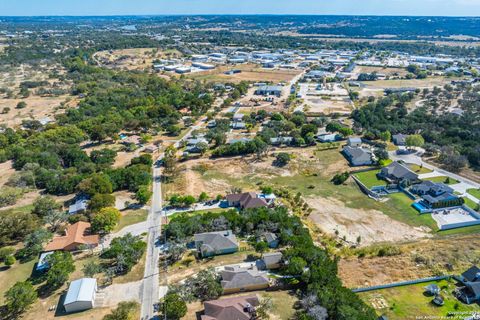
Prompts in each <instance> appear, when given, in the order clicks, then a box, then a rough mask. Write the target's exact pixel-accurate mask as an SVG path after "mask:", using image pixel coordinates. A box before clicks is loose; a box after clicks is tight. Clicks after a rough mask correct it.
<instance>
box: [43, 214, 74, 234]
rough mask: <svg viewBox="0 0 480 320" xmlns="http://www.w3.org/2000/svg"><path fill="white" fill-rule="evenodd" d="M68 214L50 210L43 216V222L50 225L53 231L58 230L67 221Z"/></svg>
mask: <svg viewBox="0 0 480 320" xmlns="http://www.w3.org/2000/svg"><path fill="white" fill-rule="evenodd" d="M67 219H68V215H67V214H66V213H65V212H63V211H58V210H55V211H50V212H48V213H47V215H46V216H44V217H43V222H44V223H45V224H48V225H49V226H50V229H51V230H52V231H57V230H58V228H59V227H60V225H61V224H62V223H64V222H65V221H67Z"/></svg>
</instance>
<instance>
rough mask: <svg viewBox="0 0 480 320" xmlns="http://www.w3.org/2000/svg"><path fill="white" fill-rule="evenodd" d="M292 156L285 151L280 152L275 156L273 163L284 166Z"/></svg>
mask: <svg viewBox="0 0 480 320" xmlns="http://www.w3.org/2000/svg"><path fill="white" fill-rule="evenodd" d="M291 159H292V157H291V156H290V155H289V154H288V153H286V152H280V153H278V154H277V155H276V157H275V165H276V166H279V167H283V166H286V165H287V164H288V163H289V162H290V160H291Z"/></svg>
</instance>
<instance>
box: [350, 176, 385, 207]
mask: <svg viewBox="0 0 480 320" xmlns="http://www.w3.org/2000/svg"><path fill="white" fill-rule="evenodd" d="M352 178H353V180H354V181H355V182H356V183H357V185H358V186H359V187H360V190H362V192H363V193H365V194H367V195H368V196H369V197H371V198H373V199H375V200H377V201H379V200H380V197H379V195H378V194H377V193H375V192H372V190H370V189H369V188H367V186H366V185H364V184H363V183H362V182H361V181H360V180H359V179H358V178H357V177H355V175H352Z"/></svg>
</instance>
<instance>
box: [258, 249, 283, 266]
mask: <svg viewBox="0 0 480 320" xmlns="http://www.w3.org/2000/svg"><path fill="white" fill-rule="evenodd" d="M260 261H261V265H262V266H263V268H265V269H268V270H272V269H278V268H280V267H281V266H282V263H283V254H282V253H281V252H270V253H264V254H263V257H262V259H261V260H260Z"/></svg>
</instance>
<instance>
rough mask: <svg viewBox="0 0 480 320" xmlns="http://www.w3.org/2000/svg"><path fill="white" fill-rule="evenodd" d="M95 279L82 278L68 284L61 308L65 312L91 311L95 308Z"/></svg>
mask: <svg viewBox="0 0 480 320" xmlns="http://www.w3.org/2000/svg"><path fill="white" fill-rule="evenodd" d="M96 293H97V279H94V278H82V279H78V280H75V281H72V282H71V283H70V286H69V287H68V291H67V295H66V297H65V301H64V302H63V306H64V308H65V311H66V312H77V311H83V310H88V309H92V308H93V307H94V306H95V295H96Z"/></svg>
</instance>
